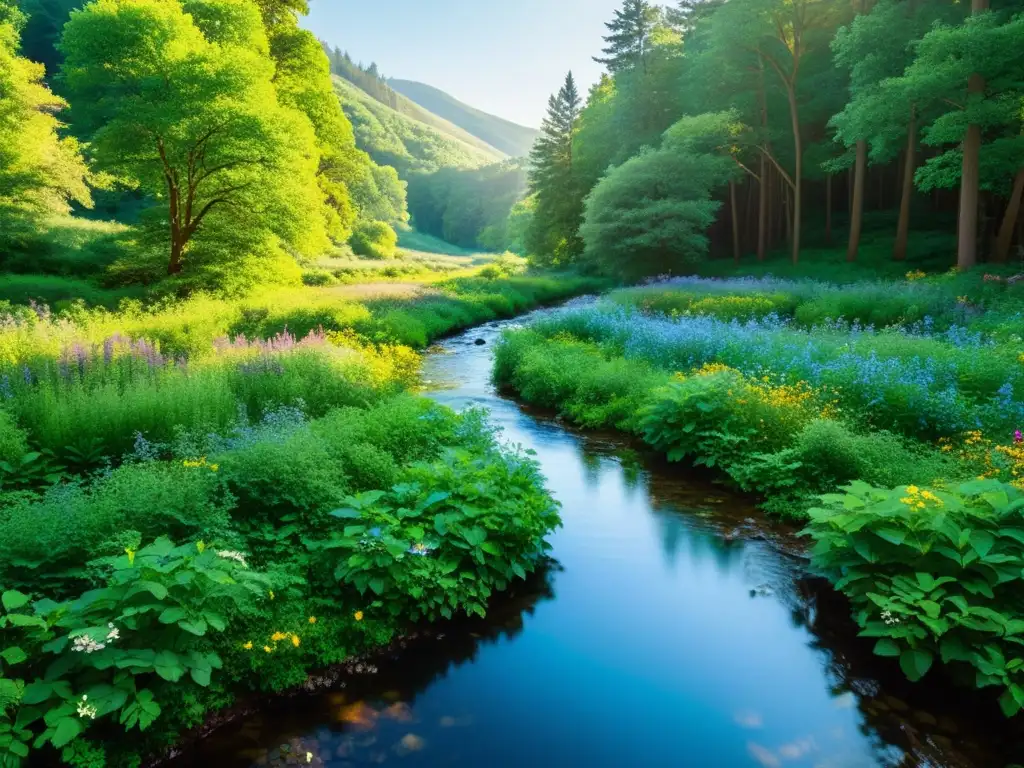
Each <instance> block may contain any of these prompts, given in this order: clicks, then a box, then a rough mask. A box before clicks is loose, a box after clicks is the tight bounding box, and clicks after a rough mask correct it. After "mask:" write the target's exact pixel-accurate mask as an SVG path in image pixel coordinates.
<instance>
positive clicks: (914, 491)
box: [907, 485, 920, 496]
mask: <svg viewBox="0 0 1024 768" xmlns="http://www.w3.org/2000/svg"><path fill="white" fill-rule="evenodd" d="M919 492H920V489H918V487H917V486H916V485H908V486H907V493H909V494H910V495H911V496H916V495H917V494H918V493H919Z"/></svg>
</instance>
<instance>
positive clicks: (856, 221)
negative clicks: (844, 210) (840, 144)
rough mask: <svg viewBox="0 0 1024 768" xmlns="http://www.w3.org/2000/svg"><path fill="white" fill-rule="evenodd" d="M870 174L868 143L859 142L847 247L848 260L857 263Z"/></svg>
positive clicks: (854, 166)
mask: <svg viewBox="0 0 1024 768" xmlns="http://www.w3.org/2000/svg"><path fill="white" fill-rule="evenodd" d="M867 172H868V143H867V141H866V140H864V139H861V140H860V141H858V142H857V158H856V160H855V161H854V164H853V204H852V207H851V209H850V242H849V243H848V244H847V246H846V260H847V261H856V260H857V251H859V250H860V232H861V229H862V227H863V226H864V186H865V182H866V178H865V177H866V176H867Z"/></svg>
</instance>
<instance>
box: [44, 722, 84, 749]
mask: <svg viewBox="0 0 1024 768" xmlns="http://www.w3.org/2000/svg"><path fill="white" fill-rule="evenodd" d="M81 732H82V720H81V718H78V717H65V718H62V719H61V720H60V721H59V722H58V723H57V726H56V728H54V731H53V736H51V737H50V742H51V743H52V744H53V746H55V747H56V748H57V749H60V748H61V747H64V746H67V745H68V744H70V743H71V742H72V741H74V740H75V739H77V738H78V735H79V734H80V733H81Z"/></svg>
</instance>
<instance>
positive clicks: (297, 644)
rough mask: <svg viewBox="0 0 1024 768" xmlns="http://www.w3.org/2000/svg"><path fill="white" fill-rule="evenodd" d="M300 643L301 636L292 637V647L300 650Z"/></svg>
mask: <svg viewBox="0 0 1024 768" xmlns="http://www.w3.org/2000/svg"><path fill="white" fill-rule="evenodd" d="M300 642H301V641H300V640H299V636H298V635H292V645H294V646H295V647H296V648H298V647H299V643H300Z"/></svg>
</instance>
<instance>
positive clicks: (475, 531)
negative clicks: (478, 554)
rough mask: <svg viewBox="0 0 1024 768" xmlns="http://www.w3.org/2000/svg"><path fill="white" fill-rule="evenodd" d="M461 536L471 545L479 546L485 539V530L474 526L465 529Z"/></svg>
mask: <svg viewBox="0 0 1024 768" xmlns="http://www.w3.org/2000/svg"><path fill="white" fill-rule="evenodd" d="M462 538H464V539H465V540H466V541H467V542H469V543H470V544H471V545H472V546H474V547H479V546H480V545H481V544H483V543H484V542H485V541H486V540H487V531H485V530H484V529H483V528H480V527H479V526H477V527H475V528H470V529H469V530H468V531H465V532H464V533H463V534H462Z"/></svg>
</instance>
